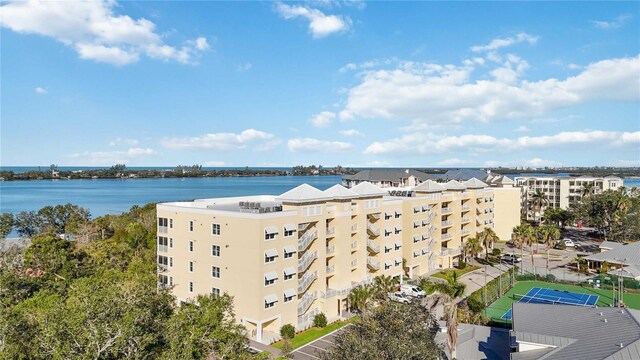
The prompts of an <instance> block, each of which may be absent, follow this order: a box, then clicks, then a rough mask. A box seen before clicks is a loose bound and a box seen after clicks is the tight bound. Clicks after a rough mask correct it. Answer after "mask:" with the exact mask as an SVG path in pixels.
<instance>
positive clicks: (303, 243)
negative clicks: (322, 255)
mask: <svg viewBox="0 0 640 360" xmlns="http://www.w3.org/2000/svg"><path fill="white" fill-rule="evenodd" d="M316 237H318V230H317V229H310V230H308V231H307V232H305V233H304V234H303V235H302V236H301V237H300V239H298V251H305V250H306V249H307V248H308V247H309V245H310V244H311V242H312V241H313V240H315V239H316Z"/></svg>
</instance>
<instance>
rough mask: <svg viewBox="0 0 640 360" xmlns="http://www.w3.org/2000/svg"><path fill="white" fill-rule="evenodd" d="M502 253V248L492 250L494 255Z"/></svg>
mask: <svg viewBox="0 0 640 360" xmlns="http://www.w3.org/2000/svg"><path fill="white" fill-rule="evenodd" d="M500 253H502V250H500V249H498V248H493V250H491V255H493V256H498V255H500Z"/></svg>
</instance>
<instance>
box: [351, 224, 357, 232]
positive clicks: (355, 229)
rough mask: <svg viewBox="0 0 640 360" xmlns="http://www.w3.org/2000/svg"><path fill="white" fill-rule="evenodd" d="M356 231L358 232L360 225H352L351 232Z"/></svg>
mask: <svg viewBox="0 0 640 360" xmlns="http://www.w3.org/2000/svg"><path fill="white" fill-rule="evenodd" d="M356 231H358V224H353V225H351V232H352V233H354V232H356Z"/></svg>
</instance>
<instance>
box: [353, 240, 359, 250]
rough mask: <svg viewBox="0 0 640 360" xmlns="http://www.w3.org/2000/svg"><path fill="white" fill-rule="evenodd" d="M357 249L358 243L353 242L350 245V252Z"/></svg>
mask: <svg viewBox="0 0 640 360" xmlns="http://www.w3.org/2000/svg"><path fill="white" fill-rule="evenodd" d="M357 248H358V241H354V242H352V243H351V250H356V249H357Z"/></svg>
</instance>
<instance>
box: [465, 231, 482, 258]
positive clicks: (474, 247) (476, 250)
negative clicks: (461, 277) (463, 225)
mask: <svg viewBox="0 0 640 360" xmlns="http://www.w3.org/2000/svg"><path fill="white" fill-rule="evenodd" d="M480 252H482V245H480V240H478V239H477V238H474V237H472V238H469V239H468V240H467V242H466V243H465V244H464V255H465V260H466V261H467V262H469V258H471V259H475V258H476V257H478V254H480Z"/></svg>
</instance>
